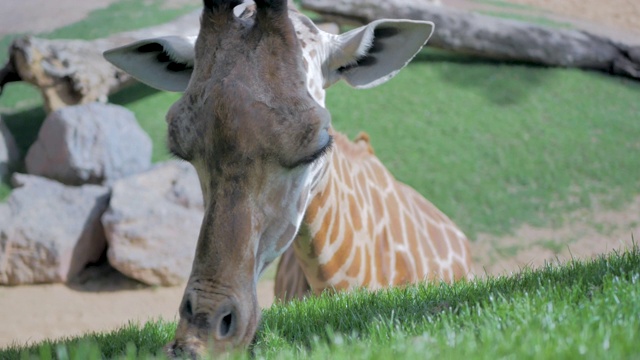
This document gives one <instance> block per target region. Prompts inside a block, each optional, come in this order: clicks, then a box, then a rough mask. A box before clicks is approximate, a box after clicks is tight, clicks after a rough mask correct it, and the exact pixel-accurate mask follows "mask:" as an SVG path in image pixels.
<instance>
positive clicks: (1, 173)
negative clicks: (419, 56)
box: [0, 118, 20, 180]
mask: <svg viewBox="0 0 640 360" xmlns="http://www.w3.org/2000/svg"><path fill="white" fill-rule="evenodd" d="M19 158H20V155H19V151H18V146H17V145H16V142H15V140H14V139H13V135H11V132H10V131H9V129H8V128H7V126H6V125H5V124H4V121H2V118H0V180H2V179H4V178H5V177H7V176H8V175H9V173H10V171H11V170H12V169H13V168H14V167H15V165H16V163H17V161H18V159H19Z"/></svg>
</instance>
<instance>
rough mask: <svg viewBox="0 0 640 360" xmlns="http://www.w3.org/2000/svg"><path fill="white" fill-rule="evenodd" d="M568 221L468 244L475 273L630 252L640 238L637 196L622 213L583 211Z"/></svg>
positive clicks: (497, 272)
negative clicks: (613, 252)
mask: <svg viewBox="0 0 640 360" xmlns="http://www.w3.org/2000/svg"><path fill="white" fill-rule="evenodd" d="M567 219H568V220H567V221H565V225H564V226H562V227H558V228H538V227H532V226H529V225H525V226H523V227H521V228H520V229H518V230H517V231H516V232H515V233H514V234H513V235H510V236H505V237H495V236H491V235H486V234H482V235H480V236H478V238H477V239H476V241H474V242H473V243H472V244H471V252H472V254H473V257H474V261H475V264H474V272H475V274H476V275H478V276H484V275H493V276H497V275H508V274H511V273H514V272H517V271H519V270H520V269H524V268H538V267H540V266H542V265H544V264H545V263H564V262H567V261H568V260H571V259H588V258H593V257H595V256H597V255H600V254H606V253H610V252H612V251H623V250H625V249H631V247H632V246H633V245H634V244H633V243H634V237H635V239H636V240H635V241H636V244H637V239H638V238H640V196H639V197H636V198H635V199H634V200H633V201H632V203H631V204H630V205H628V206H627V207H625V208H624V209H621V210H616V211H613V210H598V209H594V210H583V211H579V212H576V213H574V214H570V215H569V216H568V217H567Z"/></svg>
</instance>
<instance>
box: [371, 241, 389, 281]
mask: <svg viewBox="0 0 640 360" xmlns="http://www.w3.org/2000/svg"><path fill="white" fill-rule="evenodd" d="M384 234H385V233H384V232H383V233H382V236H381V238H380V239H379V240H378V241H377V242H376V246H375V248H374V252H375V254H374V256H375V258H376V264H375V270H376V274H375V275H376V280H377V282H378V284H381V285H383V286H384V285H386V284H388V280H387V271H386V267H385V264H384V260H383V258H382V255H383V254H384V250H383V245H382V243H383V242H385V239H384Z"/></svg>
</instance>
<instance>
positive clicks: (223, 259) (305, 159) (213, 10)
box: [105, 0, 470, 357]
mask: <svg viewBox="0 0 640 360" xmlns="http://www.w3.org/2000/svg"><path fill="white" fill-rule="evenodd" d="M432 30H433V24H432V23H430V22H419V21H409V20H378V21H375V22H373V23H371V24H369V25H367V26H364V27H361V28H358V29H354V30H352V31H350V32H347V33H345V34H342V35H339V36H336V35H331V34H328V33H324V32H322V31H320V30H319V29H318V28H317V27H315V25H313V23H312V22H311V21H310V20H309V19H308V18H307V17H306V16H304V15H302V14H301V13H299V12H297V11H296V10H295V9H293V8H288V6H287V1H286V0H256V1H255V4H242V2H241V1H239V0H231V1H229V0H227V1H224V0H204V10H203V14H202V18H201V25H200V33H199V34H198V37H197V39H196V40H195V43H194V40H193V39H190V38H180V37H165V38H157V39H150V40H146V41H142V42H137V43H134V44H131V45H129V46H126V47H123V48H118V49H114V50H111V51H108V52H107V53H105V57H106V58H107V59H108V60H110V61H111V62H112V63H114V64H115V65H117V66H119V67H121V68H122V69H123V70H125V71H127V72H129V73H131V74H132V75H133V76H134V77H136V78H138V79H139V80H141V81H143V82H146V83H148V84H151V85H152V86H155V87H158V88H160V89H165V90H174V91H184V94H183V96H182V97H181V98H180V99H179V100H178V101H177V102H176V103H175V104H173V106H172V107H171V109H170V110H169V112H168V114H167V122H168V145H169V148H170V150H171V151H172V152H173V153H174V154H175V155H176V156H177V157H179V158H182V159H185V160H187V161H190V162H191V163H192V164H193V165H194V167H195V169H196V170H197V172H198V177H199V179H200V184H201V187H202V192H203V196H204V202H205V215H204V219H203V223H202V227H201V229H200V235H199V239H198V244H197V248H196V254H195V258H194V263H193V267H192V271H191V276H190V278H189V282H188V284H187V287H186V289H185V293H184V297H183V300H182V303H181V305H180V321H179V324H178V329H177V331H176V336H175V340H174V341H173V342H172V343H171V344H170V345H169V346H168V347H167V351H168V353H169V355H170V356H175V355H185V354H186V355H190V356H193V357H195V356H197V355H198V354H202V353H203V352H204V351H205V350H206V349H207V348H208V347H209V345H213V346H215V348H216V349H218V350H220V351H224V350H226V349H227V348H229V347H237V346H242V345H246V344H248V343H249V342H251V340H252V339H253V337H254V334H255V331H256V328H257V324H258V321H259V315H260V309H259V307H258V303H257V299H256V283H257V281H258V278H259V276H260V274H261V273H262V271H263V270H264V269H265V268H266V267H267V266H268V265H269V264H270V263H271V262H272V261H274V260H275V259H276V258H277V257H278V256H280V255H282V254H283V253H285V256H284V257H283V260H282V262H281V263H280V266H279V269H278V270H279V271H278V275H277V278H278V280H277V284H276V288H277V293H278V296H279V297H281V298H291V297H298V296H302V295H303V294H304V293H305V291H307V290H312V291H313V292H315V293H318V292H320V291H322V290H324V289H328V288H329V289H348V288H351V287H354V286H366V287H369V288H374V289H375V288H381V287H386V286H390V285H399V284H406V283H410V282H418V281H423V280H436V279H441V280H446V281H452V280H455V279H459V278H465V277H467V276H468V275H469V271H470V256H469V250H468V244H467V240H466V238H465V236H464V235H463V234H462V232H461V231H460V230H458V228H457V227H456V226H455V225H454V224H453V222H451V220H449V219H448V218H447V217H446V216H445V215H443V214H442V213H441V212H440V211H438V210H437V209H436V208H435V207H434V206H433V205H431V203H429V202H428V201H427V200H425V199H424V198H423V197H422V196H420V195H419V194H418V193H417V192H416V191H414V190H412V189H411V188H409V187H407V186H406V185H403V184H400V183H398V182H397V181H395V180H394V179H393V177H392V176H391V175H390V174H389V172H388V171H387V170H386V169H385V168H384V166H383V165H382V164H381V163H380V161H379V160H378V159H377V158H376V157H375V156H374V155H373V151H372V149H371V146H370V145H369V140H368V138H367V137H366V136H361V137H360V138H359V139H357V140H356V141H355V142H353V143H352V142H350V141H348V140H347V139H346V137H344V136H343V135H340V134H339V133H337V132H335V131H334V130H333V129H332V128H331V118H330V115H329V113H328V112H327V110H326V109H325V106H324V103H325V92H324V91H325V90H324V89H325V88H327V87H329V86H330V85H332V84H333V83H335V82H336V81H338V80H340V79H344V80H345V81H347V82H348V83H349V84H351V85H352V86H354V87H357V88H367V87H372V86H376V85H379V84H381V83H383V82H385V81H387V80H388V79H390V78H391V77H393V76H394V75H395V74H396V73H397V72H398V71H399V70H400V69H402V68H403V67H404V66H405V65H406V64H407V63H408V61H410V60H411V59H412V58H413V57H414V56H415V54H416V53H417V52H418V51H419V50H420V49H421V48H422V46H423V45H424V43H425V42H426V41H427V40H428V38H429V36H430V35H431V32H432ZM294 239H295V241H294ZM292 244H293V246H292ZM288 249H289V250H288ZM300 270H302V271H300ZM289 273H293V274H298V275H302V274H303V275H304V276H303V277H298V278H297V279H293V280H294V281H289V280H288V279H286V278H285V274H289Z"/></svg>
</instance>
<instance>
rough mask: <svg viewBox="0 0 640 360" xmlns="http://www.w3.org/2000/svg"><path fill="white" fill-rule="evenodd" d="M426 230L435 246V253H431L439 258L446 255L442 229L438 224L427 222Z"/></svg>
mask: <svg viewBox="0 0 640 360" xmlns="http://www.w3.org/2000/svg"><path fill="white" fill-rule="evenodd" d="M427 232H428V233H429V238H431V243H432V244H433V247H435V251H436V253H435V254H433V255H434V256H436V257H438V258H440V259H442V258H444V257H446V256H447V245H446V244H445V243H444V241H443V236H442V235H443V234H442V229H440V227H439V226H438V225H434V224H431V223H429V226H427Z"/></svg>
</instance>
